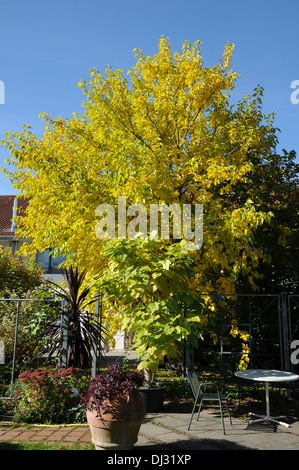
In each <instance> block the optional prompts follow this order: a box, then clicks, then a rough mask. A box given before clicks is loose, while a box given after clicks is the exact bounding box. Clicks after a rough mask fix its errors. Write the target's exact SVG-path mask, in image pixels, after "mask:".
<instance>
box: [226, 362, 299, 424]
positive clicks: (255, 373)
mask: <svg viewBox="0 0 299 470" xmlns="http://www.w3.org/2000/svg"><path fill="white" fill-rule="evenodd" d="M235 375H236V376H237V377H239V378H241V379H247V380H254V381H256V382H265V387H266V416H261V415H257V414H255V413H250V415H253V416H256V417H258V418H259V419H255V420H252V421H250V424H252V423H262V422H264V421H272V422H273V423H276V424H282V425H283V426H285V427H287V428H288V427H289V424H287V423H284V422H283V421H278V420H280V419H285V418H286V416H271V415H270V400H269V382H292V381H295V380H298V379H299V375H297V374H293V373H292V372H286V371H283V370H269V369H247V370H238V371H237V372H235Z"/></svg>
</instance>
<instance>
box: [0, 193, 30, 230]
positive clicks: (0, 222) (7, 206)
mask: <svg viewBox="0 0 299 470" xmlns="http://www.w3.org/2000/svg"><path fill="white" fill-rule="evenodd" d="M15 204H16V206H17V213H18V215H21V214H22V212H23V211H24V210H25V209H26V207H27V206H28V198H25V197H18V198H17V197H16V196H13V195H11V196H0V237H14V235H15V231H14V226H13V224H12V218H13V215H14V205H15Z"/></svg>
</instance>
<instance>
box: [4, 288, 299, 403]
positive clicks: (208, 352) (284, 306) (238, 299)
mask: <svg viewBox="0 0 299 470" xmlns="http://www.w3.org/2000/svg"><path fill="white" fill-rule="evenodd" d="M209 295H211V294H209ZM203 296H205V297H207V295H206V294H203ZM213 297H214V300H215V298H217V299H222V300H223V299H224V300H225V301H226V302H227V303H228V304H229V305H230V308H231V309H233V311H234V318H235V319H236V324H237V326H238V327H239V329H240V330H242V331H244V332H246V333H248V337H249V341H248V345H249V353H248V359H249V367H256V368H276V369H279V370H287V371H295V372H297V373H299V295H294V294H286V293H281V294H219V293H217V294H214V295H213ZM1 302H15V303H16V309H15V312H16V319H15V330H14V344H13V354H12V361H11V379H10V383H11V388H10V390H12V386H13V383H14V379H15V369H16V360H17V359H16V351H17V344H18V329H19V321H20V308H21V304H22V303H23V302H39V301H38V300H36V299H0V305H1ZM40 302H45V301H42V300H41V301H40ZM56 302H57V303H58V304H59V305H60V307H61V312H62V313H61V342H60V350H59V352H58V356H59V364H60V365H67V337H68V305H67V304H66V303H65V302H64V301H60V300H59V301H56ZM94 305H95V308H94V321H95V322H98V323H100V324H101V323H102V321H103V318H102V315H103V294H98V295H97V296H96V298H95V304H94ZM0 308H1V307H0ZM0 340H1V338H0ZM294 341H298V363H296V362H294V361H292V359H291V358H292V345H293V344H294ZM241 342H242V341H241V340H240V339H238V338H232V337H231V336H230V335H221V334H219V342H218V343H217V345H212V346H211V341H210V339H209V338H207V337H204V339H203V340H201V341H199V348H198V350H196V351H193V354H194V356H196V357H197V358H198V359H199V360H200V361H201V364H202V367H205V366H208V365H209V364H210V363H211V362H212V361H214V360H215V358H219V357H220V358H221V359H223V358H224V357H226V358H228V357H229V358H231V360H232V362H237V361H238V359H239V358H240V356H241V355H242V354H244V352H243V351H242V344H241ZM4 346H5V345H4ZM93 346H94V353H93V361H92V376H93V377H94V376H95V374H96V372H97V369H98V366H99V359H100V354H99V349H100V347H101V339H100V340H99V342H98V344H94V345H93ZM1 367H2V365H1V364H0V368H1ZM0 398H11V392H10V395H9V396H8V397H0Z"/></svg>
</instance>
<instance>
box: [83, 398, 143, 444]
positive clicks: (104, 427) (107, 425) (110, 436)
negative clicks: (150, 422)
mask: <svg viewBox="0 0 299 470" xmlns="http://www.w3.org/2000/svg"><path fill="white" fill-rule="evenodd" d="M107 404H108V409H107V410H105V411H103V412H101V413H100V414H98V412H97V411H95V410H93V411H89V410H87V412H86V416H87V422H88V424H89V427H90V431H91V438H92V442H93V444H94V445H95V447H96V450H125V449H131V448H132V447H133V446H134V444H136V442H137V440H138V432H139V429H140V426H141V423H142V421H143V418H144V414H145V410H144V405H143V402H142V399H141V397H140V395H139V393H138V391H136V390H135V391H133V392H132V393H130V394H129V395H124V394H122V395H119V396H117V397H116V398H115V399H113V401H112V402H107Z"/></svg>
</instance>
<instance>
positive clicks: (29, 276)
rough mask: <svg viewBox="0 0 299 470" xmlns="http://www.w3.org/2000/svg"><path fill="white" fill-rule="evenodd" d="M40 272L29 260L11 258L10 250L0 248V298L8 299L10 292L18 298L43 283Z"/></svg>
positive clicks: (16, 257)
mask: <svg viewBox="0 0 299 470" xmlns="http://www.w3.org/2000/svg"><path fill="white" fill-rule="evenodd" d="M41 274H42V271H41V269H40V268H39V267H38V266H37V264H36V263H34V262H31V261H30V259H29V260H26V261H24V260H23V259H21V258H19V257H18V256H12V255H11V251H10V249H3V248H2V247H0V297H6V298H7V297H8V296H9V292H10V291H12V290H13V291H15V292H16V293H17V294H18V295H19V296H22V294H23V293H24V292H26V291H28V290H29V289H33V288H35V287H37V286H40V285H41V284H42V282H43V280H42V277H41Z"/></svg>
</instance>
